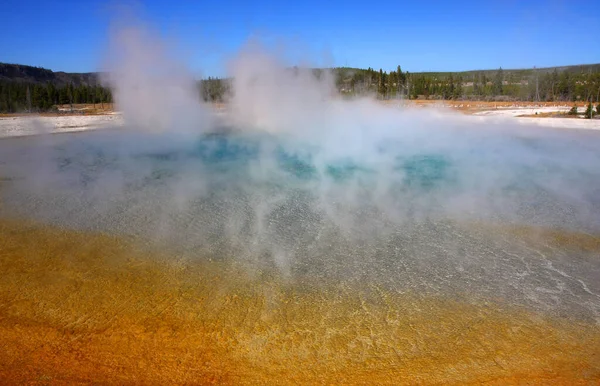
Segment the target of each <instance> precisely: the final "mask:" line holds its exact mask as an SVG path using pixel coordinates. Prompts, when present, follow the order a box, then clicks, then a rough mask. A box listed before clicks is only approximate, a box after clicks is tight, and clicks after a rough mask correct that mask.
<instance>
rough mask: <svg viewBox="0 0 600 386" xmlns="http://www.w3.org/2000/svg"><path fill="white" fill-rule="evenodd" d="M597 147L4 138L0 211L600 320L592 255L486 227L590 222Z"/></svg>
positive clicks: (518, 140) (313, 276) (455, 141)
mask: <svg viewBox="0 0 600 386" xmlns="http://www.w3.org/2000/svg"><path fill="white" fill-rule="evenodd" d="M599 148H600V136H598V135H597V134H595V133H592V134H586V133H583V134H582V133H575V132H566V133H562V132H560V133H559V132H545V133H544V134H543V136H542V135H541V134H540V133H539V132H534V133H526V134H522V133H520V134H518V135H517V134H514V133H512V134H510V133H508V134H507V133H504V132H490V131H486V132H485V133H483V132H477V131H474V132H471V133H463V134H462V135H461V136H457V137H456V138H452V137H450V138H449V140H447V141H443V142H439V141H438V142H437V143H435V144H431V143H429V142H428V141H427V136H419V137H417V138H404V137H402V136H398V137H395V138H387V139H386V138H382V139H381V141H373V142H372V143H371V144H370V147H369V146H365V147H364V148H361V150H360V151H355V150H353V151H347V152H346V151H344V150H345V147H344V145H343V143H341V144H340V145H339V147H337V148H336V149H333V150H335V151H332V148H330V147H329V148H328V147H326V146H324V145H322V144H320V143H318V142H315V141H300V140H298V139H297V138H296V139H291V138H290V137H285V136H275V135H264V134H261V135H258V134H248V133H246V134H240V133H238V134H228V135H204V136H197V137H187V138H174V137H170V136H153V135H144V134H139V133H129V132H126V131H124V132H120V133H115V132H96V133H85V134H76V135H60V136H52V137H45V138H43V139H42V138H38V139H32V140H24V139H14V140H3V141H0V173H1V174H2V176H3V177H4V178H5V182H4V183H3V185H2V199H3V204H4V205H3V207H2V214H4V215H12V216H14V215H18V216H23V217H27V218H34V219H37V220H39V221H44V222H49V223H53V224H59V225H61V226H66V227H69V228H75V229H84V230H100V231H103V232H114V233H117V234H126V235H129V236H133V237H138V238H142V239H145V240H147V241H148V242H151V243H158V244H161V245H166V246H168V247H169V248H172V249H173V250H175V251H176V252H177V254H179V255H180V256H185V257H186V258H191V259H195V258H198V259H205V258H211V259H224V258H225V259H235V260H237V261H239V262H241V263H242V264H246V265H247V266H248V267H252V269H258V270H261V269H267V268H269V269H275V270H277V271H279V272H281V274H282V275H284V276H285V277H287V278H288V279H289V280H302V281H308V282H310V281H313V280H318V281H323V280H349V281H357V282H360V283H377V284H378V285H384V286H389V287H390V288H391V289H393V290H397V291H406V290H410V291H418V292H423V293H432V294H436V293H443V294H445V295H448V294H449V293H454V294H456V296H459V295H460V293H464V292H465V291H467V292H469V293H470V294H471V295H472V298H473V299H479V298H481V299H487V298H506V299H509V300H510V301H511V302H513V303H517V304H522V305H525V306H528V307H534V308H540V309H544V310H546V311H551V312H556V313H559V314H565V315H579V316H581V317H582V318H588V319H591V320H596V319H598V320H600V316H599V315H600V301H598V299H600V297H599V296H598V294H600V283H598V281H597V277H599V276H600V261H599V260H598V259H597V256H596V254H597V251H589V250H587V251H586V250H582V249H577V248H573V247H572V246H571V247H569V248H566V247H565V248H556V247H553V246H550V245H547V244H546V241H544V240H540V241H539V244H537V245H531V244H530V243H527V242H525V241H523V240H521V239H519V237H518V232H513V231H507V232H500V231H497V229H509V230H510V229H512V227H519V226H528V227H540V229H553V230H559V231H561V232H562V231H564V232H584V233H588V234H592V235H595V234H599V233H600V216H598V215H597V214H598V213H600V167H599V165H600V154H599V153H598V152H597V149H599ZM334 154H335V156H333V155H334ZM481 224H486V226H488V227H489V226H496V227H500V228H493V229H496V231H490V230H489V229H492V228H486V227H482V226H481ZM486 229H487V230H486ZM575 262H576V263H575ZM582 283H584V284H582Z"/></svg>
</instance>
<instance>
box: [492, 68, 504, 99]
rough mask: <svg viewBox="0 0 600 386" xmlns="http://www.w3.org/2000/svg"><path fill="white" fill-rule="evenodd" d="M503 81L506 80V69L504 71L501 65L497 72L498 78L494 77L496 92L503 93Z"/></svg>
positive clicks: (497, 93)
mask: <svg viewBox="0 0 600 386" xmlns="http://www.w3.org/2000/svg"><path fill="white" fill-rule="evenodd" d="M503 82H504V71H502V67H500V68H499V69H498V71H497V72H496V78H495V79H494V94H496V95H502V91H503Z"/></svg>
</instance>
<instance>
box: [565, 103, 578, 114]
mask: <svg viewBox="0 0 600 386" xmlns="http://www.w3.org/2000/svg"><path fill="white" fill-rule="evenodd" d="M567 114H568V115H577V105H575V106H573V107H571V110H569V112H568V113H567Z"/></svg>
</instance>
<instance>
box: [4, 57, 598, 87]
mask: <svg viewBox="0 0 600 386" xmlns="http://www.w3.org/2000/svg"><path fill="white" fill-rule="evenodd" d="M331 70H332V71H333V72H334V74H335V73H338V72H342V73H347V72H349V73H351V72H362V71H366V69H363V68H353V67H336V68H332V69H331ZM375 70H376V71H377V70H378V69H375ZM502 70H503V71H504V74H505V76H506V77H509V78H512V79H515V80H516V79H519V78H522V79H527V78H529V77H531V76H532V75H533V74H534V71H537V72H538V73H539V74H540V75H541V74H545V73H551V72H554V71H555V70H556V71H557V72H559V73H561V72H565V71H566V72H569V73H585V72H600V63H597V64H578V65H571V66H557V67H544V68H538V69H537V70H534V69H533V68H526V69H502ZM384 71H385V70H384ZM497 71H498V69H497V68H495V69H487V70H469V71H455V72H450V71H425V72H414V73H413V74H414V75H424V76H431V77H436V78H442V79H443V78H445V77H446V76H449V75H450V74H453V75H460V76H462V77H463V79H468V78H469V76H473V75H479V74H484V75H488V76H490V75H492V74H495V73H496V72H497ZM98 78H99V77H98V73H97V72H84V73H69V72H62V71H59V72H54V71H52V70H48V69H46V68H42V67H33V66H27V65H23V64H9V63H0V81H2V80H10V81H17V82H28V83H47V82H51V83H53V84H54V85H55V86H56V87H63V86H66V85H68V84H69V83H72V84H73V86H82V85H85V86H94V85H97V84H98V82H99V79H98Z"/></svg>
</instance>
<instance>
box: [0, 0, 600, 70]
mask: <svg viewBox="0 0 600 386" xmlns="http://www.w3.org/2000/svg"><path fill="white" fill-rule="evenodd" d="M115 4H116V3H115V2H106V1H97V0H87V1H55V2H52V1H47V0H43V1H42V0H21V1H15V0H3V2H2V5H1V6H0V12H2V16H3V17H2V23H0V62H9V63H21V64H29V65H35V66H42V67H46V68H50V69H52V70H55V71H71V72H87V71H94V70H97V69H98V68H99V65H100V62H101V59H102V53H103V46H104V44H105V43H106V39H107V30H108V26H109V23H110V21H111V20H112V19H113V17H114V15H115V13H116V11H115V9H116V7H115ZM138 9H140V10H142V12H140V13H141V15H142V19H143V20H144V21H145V22H147V23H148V24H149V25H151V26H152V27H153V28H155V29H157V30H159V31H160V32H161V33H162V34H165V36H168V37H170V38H171V39H173V40H175V41H177V42H178V46H179V48H181V49H183V51H185V52H186V54H187V55H186V57H187V59H186V61H187V62H188V64H189V67H190V69H191V70H192V71H194V72H195V73H198V74H204V75H213V76H214V75H223V74H224V71H223V65H224V63H226V61H227V60H228V58H230V57H231V56H232V55H233V54H234V53H235V52H236V51H237V50H238V49H239V48H240V47H241V46H242V45H243V44H244V43H245V42H246V41H247V40H248V38H249V37H251V36H257V35H258V36H261V37H262V38H264V39H266V40H267V41H270V42H276V43H277V44H279V45H281V46H282V47H285V51H286V52H288V53H289V57H290V58H302V59H305V60H308V61H310V62H311V63H312V64H315V65H328V66H333V65H335V66H344V65H347V66H351V67H365V68H366V67H369V66H371V67H374V68H376V69H379V68H383V69H384V70H391V69H393V68H395V67H396V65H398V64H400V65H401V66H402V68H403V69H404V70H408V71H411V72H416V71H436V70H440V71H461V70H471V69H483V68H498V67H500V66H502V67H503V68H522V67H532V66H534V65H536V66H538V67H545V66H555V65H566V64H583V63H598V62H600V45H599V39H598V37H599V36H600V12H599V11H598V10H599V9H600V8H598V6H597V4H596V5H594V4H593V2H590V1H513V0H505V1H460V0H455V1H410V2H403V1H399V0H393V1H390V2H385V3H383V2H368V1H366V2H365V1H360V2H359V1H354V0H346V1H338V0H330V1H328V0H321V1H315V0H304V1H298V2H287V1H278V0H269V1H243V0H239V1H238V0H235V1H219V0H217V1H175V0H171V1H162V0H152V1H145V2H138Z"/></svg>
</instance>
